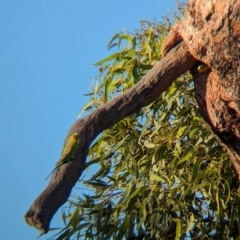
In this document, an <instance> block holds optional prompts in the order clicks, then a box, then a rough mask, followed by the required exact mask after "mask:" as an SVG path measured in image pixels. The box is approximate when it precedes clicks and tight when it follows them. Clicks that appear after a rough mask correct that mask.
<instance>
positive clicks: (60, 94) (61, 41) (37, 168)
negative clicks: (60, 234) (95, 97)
mask: <svg viewBox="0 0 240 240" xmlns="http://www.w3.org/2000/svg"><path fill="white" fill-rule="evenodd" d="M169 9H171V10H172V11H174V10H175V9H176V4H175V0H168V1H160V0H148V1H147V0H145V1H144V0H140V1H133V0H132V1H129V0H122V1H110V0H105V1H93V0H89V1H80V0H78V1H62V0H58V1H56V0H55V1H54V0H51V1H44V0H42V1H39V0H31V1H30V0H22V1H19V0H10V1H9V0H8V1H7V0H0V103H1V108H0V111H1V112H0V126H1V134H0V159H1V167H0V184H1V185H0V186H1V204H0V208H1V238H2V239H6V240H7V239H25V240H28V239H29V240H32V239H36V238H37V237H38V236H39V232H38V231H37V230H35V229H34V228H32V227H29V226H28V225H27V224H26V223H25V221H24V218H23V216H24V214H25V212H26V211H27V210H28V208H29V207H30V205H31V204H32V202H33V201H34V199H35V198H36V197H37V196H38V195H39V194H40V193H41V192H42V190H43V189H44V188H45V187H46V185H47V182H46V181H44V179H45V178H46V177H47V176H48V174H49V173H50V172H51V170H52V169H53V168H54V165H55V162H56V161H57V160H58V157H59V154H60V152H61V148H62V144H63V141H64V138H65V136H66V134H67V132H68V130H69V128H70V126H71V125H72V124H73V122H74V121H75V120H76V119H77V116H78V114H79V112H80V111H81V109H82V107H83V106H84V104H86V103H87V100H88V99H87V98H86V97H84V96H83V94H84V93H87V92H88V91H89V88H90V86H91V83H92V81H93V77H94V76H96V75H97V73H98V72H97V68H96V67H94V66H93V63H94V62H96V61H98V60H101V59H102V58H104V57H106V56H107V55H108V54H109V52H108V51H107V48H106V46H107V43H108V41H109V40H110V38H111V37H112V36H113V35H114V34H115V33H116V32H118V31H121V30H124V29H125V30H127V31H132V30H134V29H138V28H139V27H140V24H139V22H140V20H142V19H148V20H153V19H154V18H156V19H157V20H161V17H162V16H164V15H167V14H168V12H169ZM72 193H73V194H76V193H78V194H80V193H81V192H80V191H79V190H77V189H73V191H72ZM61 226H63V224H62V221H61V217H60V213H59V212H58V213H56V214H55V216H54V218H53V220H52V222H51V226H50V227H61ZM52 235H53V232H49V233H48V234H47V235H45V236H43V237H41V238H40V239H47V238H49V237H51V236H52Z"/></svg>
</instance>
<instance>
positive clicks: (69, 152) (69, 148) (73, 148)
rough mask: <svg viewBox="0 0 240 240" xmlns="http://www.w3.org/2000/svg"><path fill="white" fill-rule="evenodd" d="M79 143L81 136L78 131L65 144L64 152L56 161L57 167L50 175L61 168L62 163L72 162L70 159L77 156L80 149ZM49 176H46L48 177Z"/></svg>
mask: <svg viewBox="0 0 240 240" xmlns="http://www.w3.org/2000/svg"><path fill="white" fill-rule="evenodd" d="M78 144H79V136H78V134H77V133H73V134H72V135H71V136H70V137H69V139H68V141H67V143H66V145H65V146H64V148H63V150H62V153H61V157H60V159H59V160H58V162H57V163H56V167H55V168H54V169H53V171H52V172H51V173H50V174H49V176H50V175H51V174H52V173H53V172H54V171H55V170H56V169H57V168H59V167H60V166H61V165H63V164H65V163H68V162H70V160H71V159H72V158H73V157H74V156H75V154H76V152H77V149H78ZM49 176H48V177H47V178H46V179H48V178H49Z"/></svg>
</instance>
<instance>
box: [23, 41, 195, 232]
mask: <svg viewBox="0 0 240 240" xmlns="http://www.w3.org/2000/svg"><path fill="white" fill-rule="evenodd" d="M196 63H197V61H196V60H195V59H194V58H193V57H192V55H191V54H190V52H189V51H188V49H187V47H186V45H185V44H184V43H183V42H182V43H180V44H179V45H177V46H176V47H175V48H173V49H172V50H171V51H170V52H169V53H168V54H167V55H166V56H165V57H164V58H163V59H162V60H161V61H160V62H158V63H156V64H155V66H154V67H153V69H152V70H151V71H150V72H148V74H146V76H144V77H143V79H142V80H141V81H140V82H139V83H138V84H137V85H135V86H134V87H132V88H131V89H129V90H128V91H126V92H125V93H123V94H122V95H120V96H118V97H116V98H114V99H113V100H112V101H110V102H108V103H107V104H105V105H104V106H102V107H100V108H99V109H97V110H96V111H94V112H92V113H91V114H89V115H88V116H86V117H85V118H83V119H79V120H77V121H76V122H75V123H74V124H73V126H72V127H71V129H70V131H69V134H68V136H69V135H70V134H72V133H73V132H77V133H78V134H79V136H80V144H79V148H78V151H77V154H76V157H75V158H74V159H73V160H72V163H68V164H64V165H62V166H61V167H60V168H59V169H58V170H57V171H56V172H55V173H54V174H53V176H52V178H51V180H50V182H49V184H48V186H47V187H46V188H45V190H44V191H43V192H42V193H41V194H40V195H39V196H38V197H37V199H36V200H35V201H34V203H33V204H32V206H31V207H30V209H29V210H28V211H27V213H26V215H25V220H26V221H27V223H28V224H29V225H31V226H33V227H35V228H37V229H39V230H40V231H41V232H42V233H46V232H48V229H49V224H50V221H51V219H52V217H53V215H54V214H55V212H56V211H57V210H58V209H59V208H60V207H61V206H62V205H63V204H64V203H65V202H66V201H67V199H68V197H69V195H70V192H71V190H72V188H73V186H74V185H75V183H76V181H77V180H78V179H79V177H80V175H81V173H82V171H83V169H84V165H85V161H86V157H87V153H88V149H89V146H90V144H91V142H92V141H93V140H94V139H95V138H96V136H97V135H98V134H99V133H101V132H102V131H103V130H105V129H107V128H108V127H110V126H111V125H113V124H116V123H117V122H119V121H120V120H122V119H123V118H125V117H126V116H129V115H130V114H132V113H134V112H136V111H138V110H140V109H141V108H142V107H145V106H147V105H148V104H150V103H151V102H153V101H155V100H156V99H157V98H158V97H159V96H160V94H161V93H162V92H164V91H165V90H166V89H168V87H169V86H170V85H171V84H172V82H173V81H174V80H175V79H176V78H177V77H179V76H180V75H181V74H183V73H184V72H186V71H187V70H188V69H191V68H192V67H193V66H194V65H196Z"/></svg>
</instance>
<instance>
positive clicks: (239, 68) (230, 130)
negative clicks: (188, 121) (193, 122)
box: [162, 0, 240, 177]
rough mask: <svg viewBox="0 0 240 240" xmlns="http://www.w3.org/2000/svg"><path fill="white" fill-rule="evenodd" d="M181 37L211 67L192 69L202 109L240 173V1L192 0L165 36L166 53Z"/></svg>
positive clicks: (201, 111) (191, 50) (203, 114)
mask: <svg viewBox="0 0 240 240" xmlns="http://www.w3.org/2000/svg"><path fill="white" fill-rule="evenodd" d="M180 41H184V43H185V44H186V45H187V46H188V49H189V51H190V52H191V54H192V55H193V56H194V58H195V59H197V60H199V61H201V62H203V63H205V64H206V65H208V66H209V67H210V69H209V70H208V71H206V72H204V73H202V72H199V71H197V70H196V69H192V71H191V73H192V75H193V79H194V83H195V93H196V96H195V98H196V100H197V103H198V105H199V109H200V113H201V115H202V117H203V118H204V120H205V121H206V122H207V123H208V124H209V126H210V127H211V129H212V130H213V132H214V133H215V134H216V135H217V136H218V138H219V139H220V141H221V144H222V145H224V146H225V147H226V148H227V150H228V153H229V155H230V158H231V161H232V163H233V165H234V167H235V169H236V171H237V173H238V175H239V177H240V89H239V83H240V81H239V78H240V45H239V42H240V2H239V1H237V0H218V1H213V0H205V1H203V0H192V1H190V2H189V4H188V5H187V9H186V11H185V14H184V17H183V19H182V20H181V21H180V22H179V23H178V24H177V25H175V26H174V28H173V29H172V30H171V32H170V34H169V36H168V37H167V39H166V40H165V44H164V46H163V50H162V51H163V53H164V54H166V52H168V50H169V49H171V47H172V46H174V45H175V44H176V43H177V44H178V43H179V42H180Z"/></svg>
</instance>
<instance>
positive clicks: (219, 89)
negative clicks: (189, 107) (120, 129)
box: [25, 0, 240, 233]
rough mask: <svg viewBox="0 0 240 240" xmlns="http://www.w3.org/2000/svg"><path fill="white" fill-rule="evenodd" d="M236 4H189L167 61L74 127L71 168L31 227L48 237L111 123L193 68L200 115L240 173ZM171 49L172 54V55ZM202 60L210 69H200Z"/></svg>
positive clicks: (35, 212)
mask: <svg viewBox="0 0 240 240" xmlns="http://www.w3.org/2000/svg"><path fill="white" fill-rule="evenodd" d="M239 15H240V4H239V3H238V1H237V0H235V1H234V0H218V1H214V0H191V1H190V2H189V4H188V6H187V8H186V11H185V14H184V17H183V19H182V20H181V21H180V22H178V23H177V25H175V26H174V28H173V29H172V30H171V32H170V34H169V36H168V37H167V38H166V40H165V43H164V45H163V49H162V52H163V54H164V55H165V57H164V58H163V59H162V60H161V61H160V62H158V63H157V64H156V65H155V66H154V67H153V69H152V70H151V71H150V72H149V73H148V74H147V75H146V76H145V77H144V78H143V79H142V80H141V81H140V82H139V83H138V84H137V85H136V86H134V87H133V88H132V89H130V90H128V91H127V92H125V93H124V94H122V95H121V96H118V97H116V98H115V99H113V100H112V101H110V102H109V103H107V104H106V105H105V106H103V107H101V108H99V109H97V110H96V111H94V112H93V113H91V114H89V115H88V116H87V117H85V118H83V119H80V120H78V121H77V122H76V123H74V124H73V126H72V127H71V129H70V131H69V134H68V136H69V135H71V134H72V133H73V132H77V133H78V134H79V136H80V144H79V147H78V151H77V154H76V156H75V158H74V159H73V160H72V163H71V164H70V163H69V164H64V165H62V166H61V167H60V168H59V169H58V170H57V171H56V172H55V173H54V174H53V176H52V178H51V180H50V182H49V184H48V186H47V187H46V189H45V190H44V191H43V192H42V193H41V194H40V195H39V196H38V198H37V199H36V200H35V201H34V203H33V204H32V206H31V207H30V209H29V210H28V211H27V213H26V214H25V220H26V221H27V223H28V224H29V225H32V226H34V227H35V228H37V229H39V230H40V231H41V232H42V233H46V232H47V231H48V229H49V223H50V221H51V219H52V217H53V215H54V214H55V212H56V211H57V210H58V208H59V207H61V205H62V204H64V203H65V202H66V201H67V199H68V197H69V194H70V192H71V189H72V188H73V186H74V185H75V183H76V181H77V180H78V179H79V177H80V175H81V173H82V171H83V169H84V165H85V160H86V156H87V152H88V148H89V146H90V144H91V142H92V141H93V140H94V138H95V137H96V136H97V135H98V134H99V133H101V132H102V131H103V130H105V129H107V128H108V127H110V126H111V125H113V124H115V123H117V122H118V121H120V120H121V119H123V118H124V117H126V116H128V115H130V114H132V113H134V112H136V111H138V110H139V109H140V108H142V107H144V106H146V105H148V104H149V103H151V102H153V101H154V100H156V99H157V98H158V97H159V95H160V94H161V93H162V92H163V91H165V90H166V89H167V88H168V87H169V86H170V85H171V83H172V82H173V81H174V80H175V79H176V78H177V77H178V76H180V75H181V74H183V73H184V72H185V71H187V70H188V69H191V72H192V74H193V78H194V83H195V92H196V100H197V102H198V105H199V109H200V113H201V115H202V117H203V118H204V119H205V121H206V122H207V123H208V124H209V126H210V127H211V129H212V130H213V132H214V133H215V134H216V135H217V136H218V137H219V139H220V141H221V143H222V144H223V145H224V146H225V147H226V148H227V149H228V151H229V154H230V157H231V160H232V163H233V165H234V167H235V169H236V171H237V173H238V174H239V175H240V132H239V129H240V99H239V84H238V75H239V74H240V61H239V58H240V50H239V49H240V45H239V42H240V41H239V40H240V16H239ZM170 50H171V51H170ZM199 61H200V62H203V63H204V64H206V65H208V66H209V67H210V68H209V69H208V70H207V71H204V72H202V71H198V69H197V67H195V66H196V64H197V63H198V62H199Z"/></svg>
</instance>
